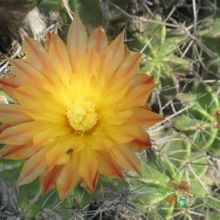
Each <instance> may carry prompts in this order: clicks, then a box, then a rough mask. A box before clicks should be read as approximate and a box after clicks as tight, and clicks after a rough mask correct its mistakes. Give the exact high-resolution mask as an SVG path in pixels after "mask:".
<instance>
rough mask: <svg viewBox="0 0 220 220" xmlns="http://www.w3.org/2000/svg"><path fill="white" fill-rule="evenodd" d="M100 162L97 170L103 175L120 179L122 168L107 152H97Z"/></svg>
mask: <svg viewBox="0 0 220 220" xmlns="http://www.w3.org/2000/svg"><path fill="white" fill-rule="evenodd" d="M99 155H100V158H101V159H100V164H99V172H100V173H101V174H102V175H104V176H109V177H113V178H118V179H121V178H123V169H122V168H121V167H120V166H118V164H117V163H116V162H115V161H114V159H113V158H112V157H111V155H110V154H109V153H107V152H104V151H103V152H99Z"/></svg>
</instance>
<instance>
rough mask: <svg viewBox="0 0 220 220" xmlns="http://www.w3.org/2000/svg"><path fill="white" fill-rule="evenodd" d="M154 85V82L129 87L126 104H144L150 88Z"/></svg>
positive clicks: (150, 90)
mask: <svg viewBox="0 0 220 220" xmlns="http://www.w3.org/2000/svg"><path fill="white" fill-rule="evenodd" d="M155 87H156V84H154V83H153V82H152V83H149V84H141V85H137V86H135V87H132V88H130V89H129V91H128V93H127V100H129V101H127V102H129V103H127V105H128V106H130V105H133V106H144V105H145V103H146V101H147V100H148V99H149V96H150V94H151V92H152V90H153V89H154V88H155Z"/></svg>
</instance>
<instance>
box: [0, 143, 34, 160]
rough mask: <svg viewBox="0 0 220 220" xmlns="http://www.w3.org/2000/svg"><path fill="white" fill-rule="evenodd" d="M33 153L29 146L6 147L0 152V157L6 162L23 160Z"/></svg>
mask: <svg viewBox="0 0 220 220" xmlns="http://www.w3.org/2000/svg"><path fill="white" fill-rule="evenodd" d="M35 152H36V150H35V149H34V148H33V147H32V146H31V145H7V146H5V147H4V148H3V149H2V150H1V151H0V157H1V158H4V159H8V160H24V159H27V158H29V157H31V156H32V155H34V153H35Z"/></svg>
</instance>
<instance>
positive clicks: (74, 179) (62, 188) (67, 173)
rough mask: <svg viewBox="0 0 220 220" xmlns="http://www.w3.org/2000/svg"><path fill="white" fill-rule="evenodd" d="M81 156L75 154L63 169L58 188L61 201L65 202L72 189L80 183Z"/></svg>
mask: <svg viewBox="0 0 220 220" xmlns="http://www.w3.org/2000/svg"><path fill="white" fill-rule="evenodd" d="M78 170H79V154H78V153H77V152H73V154H72V156H71V157H70V160H69V162H68V163H67V164H66V165H65V166H64V167H63V169H62V171H61V173H60V175H59V177H58V178H57V182H56V188H57V191H58V193H59V196H60V199H61V200H63V199H64V198H65V197H66V196H67V195H68V193H69V192H70V191H71V189H72V188H73V187H74V186H75V185H76V184H77V183H78V181H79V179H80V176H79V171H78Z"/></svg>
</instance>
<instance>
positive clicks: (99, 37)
mask: <svg viewBox="0 0 220 220" xmlns="http://www.w3.org/2000/svg"><path fill="white" fill-rule="evenodd" d="M107 45H108V38H107V36H106V33H105V31H104V29H103V28H97V29H95V30H94V31H93V32H92V34H91V35H90V36H89V39H88V51H90V50H95V51H96V52H97V53H98V54H100V55H101V54H102V52H103V50H104V49H105V47H107Z"/></svg>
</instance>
